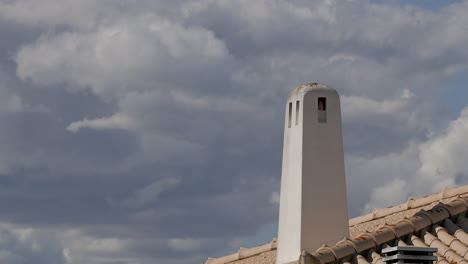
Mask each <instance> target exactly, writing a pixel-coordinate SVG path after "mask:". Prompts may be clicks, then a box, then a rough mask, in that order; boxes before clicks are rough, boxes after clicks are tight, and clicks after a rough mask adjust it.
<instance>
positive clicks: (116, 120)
mask: <svg viewBox="0 0 468 264" xmlns="http://www.w3.org/2000/svg"><path fill="white" fill-rule="evenodd" d="M131 124H132V121H131V120H130V119H129V118H128V117H125V116H123V115H119V114H115V115H113V116H110V117H104V118H98V119H93V120H89V119H87V118H85V119H84V120H81V121H76V122H73V123H71V124H70V125H69V126H68V127H67V130H68V131H70V132H73V133H76V132H78V131H79V130H80V129H82V128H92V129H98V130H99V129H131V127H132V125H131Z"/></svg>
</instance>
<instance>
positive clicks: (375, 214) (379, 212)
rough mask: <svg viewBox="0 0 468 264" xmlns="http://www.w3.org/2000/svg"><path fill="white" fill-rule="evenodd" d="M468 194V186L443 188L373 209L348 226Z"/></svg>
mask: <svg viewBox="0 0 468 264" xmlns="http://www.w3.org/2000/svg"><path fill="white" fill-rule="evenodd" d="M465 193H468V185H463V186H459V187H454V188H443V189H442V191H441V192H439V193H435V194H431V195H428V196H424V197H421V198H417V199H415V198H409V199H408V200H407V201H406V203H402V204H399V205H394V206H389V207H387V208H375V209H374V210H373V211H372V213H370V214H366V215H361V216H358V217H354V218H351V219H349V226H350V227H351V226H355V225H357V224H361V223H364V222H368V221H372V220H376V219H379V218H382V217H385V216H387V215H391V214H394V213H398V212H402V211H405V210H408V209H414V208H417V207H421V206H424V205H428V204H431V203H433V202H437V201H439V200H442V199H447V198H452V197H456V196H458V195H461V194H465Z"/></svg>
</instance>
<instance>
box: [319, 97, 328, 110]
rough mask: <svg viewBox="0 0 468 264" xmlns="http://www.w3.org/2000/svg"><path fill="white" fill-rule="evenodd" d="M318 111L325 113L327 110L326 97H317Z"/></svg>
mask: <svg viewBox="0 0 468 264" xmlns="http://www.w3.org/2000/svg"><path fill="white" fill-rule="evenodd" d="M318 110H319V111H326V110H327V98H326V97H319V98H318Z"/></svg>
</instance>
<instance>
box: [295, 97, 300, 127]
mask: <svg viewBox="0 0 468 264" xmlns="http://www.w3.org/2000/svg"><path fill="white" fill-rule="evenodd" d="M299 106H300V102H299V101H296V126H297V125H298V124H299Z"/></svg>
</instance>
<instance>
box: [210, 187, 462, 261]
mask: <svg viewBox="0 0 468 264" xmlns="http://www.w3.org/2000/svg"><path fill="white" fill-rule="evenodd" d="M467 209H468V185H465V186H460V187H457V188H447V189H444V190H443V191H442V192H440V193H436V194H433V195H429V196H426V197H422V198H419V199H414V198H410V199H409V200H408V201H407V202H406V203H403V204H400V205H396V206H392V207H388V208H378V209H375V210H374V211H373V212H372V213H371V214H367V215H363V216H360V217H356V218H353V219H350V221H349V223H350V237H351V238H345V239H343V240H341V241H339V242H338V243H336V245H333V246H326V245H324V246H322V247H320V248H318V249H317V250H316V251H315V252H303V253H302V254H301V256H300V257H299V259H298V261H295V262H292V263H301V264H308V263H314V264H319V263H320V264H324V263H331V262H334V263H339V262H340V263H343V264H345V263H353V264H368V263H375V264H382V263H383V261H382V256H381V255H380V254H379V252H380V251H381V250H382V249H383V248H385V247H388V246H395V245H398V246H411V245H414V246H419V247H428V246H430V247H435V248H437V249H438V251H437V253H436V254H435V255H436V256H437V257H438V261H437V263H440V264H449V263H450V264H455V263H456V264H468V234H467V233H468V219H467V218H466V217H465V216H466V213H467ZM276 246H277V241H276V239H274V240H273V241H271V242H270V243H268V244H265V245H262V246H258V247H254V248H241V249H240V250H239V251H238V252H237V253H234V254H231V255H228V256H224V257H221V258H209V259H208V260H207V261H206V262H205V264H228V263H229V264H274V263H275V259H276Z"/></svg>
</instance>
